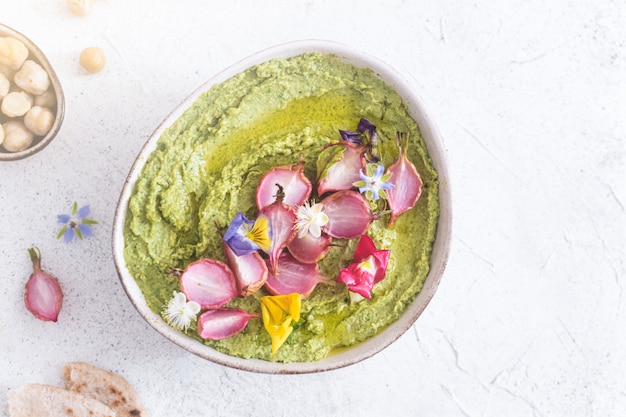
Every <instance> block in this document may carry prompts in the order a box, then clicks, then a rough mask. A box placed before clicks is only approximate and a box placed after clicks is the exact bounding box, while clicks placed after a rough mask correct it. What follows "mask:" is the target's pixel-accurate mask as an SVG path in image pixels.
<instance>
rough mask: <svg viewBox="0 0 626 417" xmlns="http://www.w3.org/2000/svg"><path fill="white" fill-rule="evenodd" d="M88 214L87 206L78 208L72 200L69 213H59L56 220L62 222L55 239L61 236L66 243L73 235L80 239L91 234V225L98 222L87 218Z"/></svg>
mask: <svg viewBox="0 0 626 417" xmlns="http://www.w3.org/2000/svg"><path fill="white" fill-rule="evenodd" d="M87 216H89V206H82V207H81V208H78V204H77V203H76V202H74V205H73V206H72V212H71V214H59V215H58V216H57V221H58V222H59V223H63V227H62V228H61V230H60V231H59V233H58V234H57V239H60V238H61V237H63V240H64V241H65V242H66V243H69V242H71V241H72V239H74V236H76V237H78V238H79V239H81V240H82V238H83V236H92V235H93V232H92V231H91V225H94V224H98V222H97V221H95V220H92V219H89V218H87Z"/></svg>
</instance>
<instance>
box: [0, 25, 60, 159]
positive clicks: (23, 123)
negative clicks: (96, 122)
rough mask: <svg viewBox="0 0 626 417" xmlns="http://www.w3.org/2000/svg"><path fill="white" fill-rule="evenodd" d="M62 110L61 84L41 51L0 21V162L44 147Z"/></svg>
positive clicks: (52, 137) (56, 128) (55, 131)
mask: <svg viewBox="0 0 626 417" xmlns="http://www.w3.org/2000/svg"><path fill="white" fill-rule="evenodd" d="M64 113H65V98H64V95H63V90H62V88H61V83H60V82H59V79H58V77H57V75H56V73H55V72H54V70H53V68H52V66H51V65H50V62H49V61H48V59H47V58H46V56H45V55H44V53H43V52H42V51H41V50H40V49H39V48H38V47H37V46H36V45H35V44H34V43H33V42H32V41H31V40H30V39H28V38H27V37H26V36H24V35H22V34H21V33H19V32H17V31H15V30H13V29H11V28H9V27H7V26H4V25H2V24H0V161H11V160H17V159H22V158H26V157H28V156H30V155H33V154H35V153H37V152H39V151H40V150H41V149H43V148H44V147H46V146H47V145H48V144H49V143H50V142H51V141H52V140H53V139H54V138H55V137H56V135H57V133H58V132H59V129H60V127H61V123H62V122H63V117H64Z"/></svg>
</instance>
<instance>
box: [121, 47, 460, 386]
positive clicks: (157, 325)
mask: <svg viewBox="0 0 626 417" xmlns="http://www.w3.org/2000/svg"><path fill="white" fill-rule="evenodd" d="M304 52H322V53H330V54H335V55H337V56H338V57H339V59H341V60H343V61H345V62H348V63H350V64H352V65H354V66H357V67H367V68H370V69H372V70H373V71H375V73H376V74H378V75H379V77H380V78H381V79H382V80H383V81H385V82H386V83H387V84H389V85H391V86H392V87H394V89H395V90H396V91H397V92H398V93H399V94H400V96H401V97H402V98H403V100H404V102H405V103H406V105H407V106H408V109H409V113H410V115H411V116H412V117H413V119H414V120H415V121H416V122H417V124H418V125H419V127H420V130H421V133H422V135H423V137H424V141H425V143H426V146H427V148H428V152H429V154H430V157H431V158H432V161H433V164H434V166H435V169H436V170H437V171H438V174H439V198H440V209H441V213H440V218H439V223H438V226H437V232H436V237H435V242H434V247H433V252H432V257H431V270H430V272H429V274H428V276H427V278H426V281H425V283H424V287H423V289H422V291H421V292H420V293H419V294H418V296H417V298H416V299H415V301H414V302H413V303H412V304H411V305H410V306H409V308H408V309H407V310H406V311H405V312H404V313H403V315H402V316H401V317H400V318H399V319H398V320H397V321H396V322H394V323H393V324H391V325H390V326H388V327H387V328H386V329H385V330H384V331H382V332H381V333H379V334H378V335H376V336H375V337H372V338H370V339H368V340H366V341H365V342H363V343H361V344H358V345H356V346H354V347H351V348H349V349H346V350H343V351H341V352H340V353H336V354H333V355H330V356H328V357H326V358H324V359H322V360H320V361H317V362H298V363H276V362H268V361H263V360H257V359H242V358H238V357H233V356H229V355H227V354H224V353H221V352H218V351H216V350H214V349H213V348H211V347H208V346H206V345H204V344H202V343H201V342H199V341H197V340H195V339H192V338H190V337H188V336H186V335H185V334H183V333H182V332H179V331H176V330H174V329H173V328H172V327H170V326H169V325H168V324H166V323H165V322H164V321H163V319H162V318H161V317H160V316H159V315H157V314H155V313H153V312H152V311H151V310H150V308H149V307H148V306H147V305H146V302H145V299H144V296H143V294H142V292H141V290H140V289H139V287H138V286H137V283H136V282H135V280H134V278H133V277H132V276H131V274H130V273H129V271H128V269H127V268H126V265H125V262H124V255H123V249H124V223H125V218H126V212H127V209H128V201H129V198H130V195H131V192H132V190H133V187H134V185H135V182H136V180H137V177H138V176H139V174H140V172H141V171H142V168H143V166H144V164H145V162H146V160H147V157H148V155H149V154H150V153H151V152H152V151H153V150H154V149H155V148H156V144H157V141H158V139H159V137H160V136H161V134H162V133H163V131H164V130H165V129H166V128H167V127H169V126H170V125H171V124H172V123H173V122H174V121H175V120H176V119H177V118H178V117H179V116H180V115H181V114H182V113H183V112H184V111H185V110H186V109H187V108H189V107H190V106H192V105H193V103H194V102H195V101H196V99H197V98H198V97H199V96H200V95H201V94H202V93H203V92H205V91H207V90H208V89H209V88H210V87H211V86H212V85H214V84H218V83H221V82H223V81H225V80H227V79H229V78H231V77H232V76H234V75H236V74H238V73H240V72H242V71H245V70H246V69H248V68H249V67H252V66H254V65H257V64H260V63H263V62H265V61H268V60H270V59H272V58H289V57H292V56H296V55H299V54H301V53H304ZM450 209H451V201H450V189H449V183H448V173H447V168H446V162H445V152H444V148H443V143H442V140H441V137H440V135H439V133H438V131H437V128H436V127H435V124H434V122H433V120H432V119H431V117H430V115H429V114H428V112H427V110H426V108H425V107H424V104H423V101H422V99H421V98H420V97H419V96H418V95H417V94H416V93H415V92H414V91H413V89H412V88H411V86H410V85H409V84H408V83H407V81H406V80H405V79H404V78H402V77H401V76H400V75H399V74H398V73H396V72H395V71H394V70H393V69H391V68H390V67H389V66H387V65H386V64H384V63H382V62H381V61H379V60H377V59H375V58H373V57H371V56H369V55H367V54H364V53H362V52H358V51H355V50H353V49H351V48H348V47H346V46H344V45H341V44H338V43H335V42H329V41H318V40H307V41H296V42H291V43H286V44H282V45H279V46H275V47H272V48H269V49H266V50H263V51H260V52H258V53H256V54H254V55H252V56H250V57H248V58H246V59H244V60H242V61H240V62H238V63H236V64H235V65H233V66H231V67H229V68H227V69H226V70H224V71H222V72H220V73H219V74H217V75H216V76H214V77H213V78H211V79H210V80H209V81H207V82H206V83H205V84H203V85H202V86H201V87H200V88H198V89H197V90H196V91H195V92H194V93H192V94H191V95H190V96H189V97H188V98H187V99H186V100H185V101H183V103H182V104H180V105H179V106H178V107H177V108H176V109H175V110H174V111H173V112H172V113H171V114H170V115H169V116H168V117H167V118H166V119H165V120H164V121H163V123H162V124H161V125H160V126H159V127H158V128H157V129H156V131H155V132H154V133H153V134H152V136H150V138H149V139H148V141H147V142H146V144H145V145H144V147H143V149H142V150H141V152H140V153H139V156H138V157H137V159H136V161H135V163H134V165H133V166H132V169H131V171H130V174H129V175H128V178H127V179H126V183H125V184H124V188H123V190H122V193H121V196H120V200H119V203H118V207H117V210H116V213H115V222H114V227H113V255H114V259H115V264H116V268H117V271H118V274H119V277H120V280H121V283H122V285H123V287H124V289H125V290H126V293H127V294H128V297H129V298H130V300H131V302H132V303H133V304H134V306H135V308H136V309H137V311H139V313H140V314H141V316H142V317H143V318H144V319H145V320H146V321H147V322H148V323H149V324H150V325H151V326H152V327H154V329H155V330H157V331H158V332H159V333H161V334H162V335H163V336H165V337H166V338H168V339H169V340H171V341H172V342H174V343H176V344H178V345H179V346H181V347H183V348H184V349H186V350H188V351H190V352H192V353H194V354H196V355H198V356H201V357H203V358H206V359H209V360H211V361H214V362H217V363H219V364H223V365H226V366H230V367H233V368H238V369H242V370H247V371H254V372H264V373H288V374H292V373H310V372H319V371H326V370H331V369H336V368H341V367H344V366H347V365H350V364H354V363H357V362H359V361H362V360H363V359H366V358H368V357H370V356H372V355H374V354H376V353H377V352H379V351H381V350H382V349H384V348H385V347H387V346H389V345H390V344H391V343H392V342H394V341H395V340H396V339H397V338H398V337H400V336H401V335H402V334H403V333H404V332H406V331H407V330H408V329H409V328H410V327H411V326H412V325H413V323H414V322H415V320H417V318H418V317H419V316H420V314H421V313H422V312H423V311H424V309H425V308H426V305H427V304H428V303H429V301H430V300H431V298H432V297H433V295H434V293H435V291H436V289H437V286H438V284H439V281H440V279H441V276H442V274H443V271H444V268H445V266H446V262H447V259H448V252H449V242H450V227H451V211H450Z"/></svg>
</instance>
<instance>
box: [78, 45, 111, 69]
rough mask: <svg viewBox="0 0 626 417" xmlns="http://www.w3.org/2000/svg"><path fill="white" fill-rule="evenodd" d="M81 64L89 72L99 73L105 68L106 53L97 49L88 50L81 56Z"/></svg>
mask: <svg viewBox="0 0 626 417" xmlns="http://www.w3.org/2000/svg"><path fill="white" fill-rule="evenodd" d="M79 63H80V66H81V67H83V68H84V69H85V70H87V71H88V72H91V73H94V72H99V71H101V70H102V68H104V64H105V63H106V57H105V56H104V51H102V49H100V48H96V47H89V48H86V49H84V50H83V52H81V54H80V60H79Z"/></svg>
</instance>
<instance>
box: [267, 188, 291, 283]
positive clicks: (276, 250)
mask: <svg viewBox="0 0 626 417" xmlns="http://www.w3.org/2000/svg"><path fill="white" fill-rule="evenodd" d="M281 193H282V191H281V187H279V192H278V198H277V199H276V201H274V202H273V203H272V204H270V205H269V206H265V207H264V208H263V210H261V214H263V215H265V216H267V218H268V219H270V225H271V227H272V245H271V248H270V253H269V257H270V259H269V265H270V272H273V273H274V274H276V273H277V272H278V265H277V264H278V257H279V256H280V254H281V253H282V252H283V250H284V249H285V248H286V247H287V245H288V244H289V242H291V241H292V240H293V238H294V237H295V236H296V234H297V231H296V230H295V229H294V227H293V226H294V224H295V223H296V218H297V216H296V212H295V210H294V208H293V207H290V206H288V205H287V204H285V203H283V202H282V195H281Z"/></svg>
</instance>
